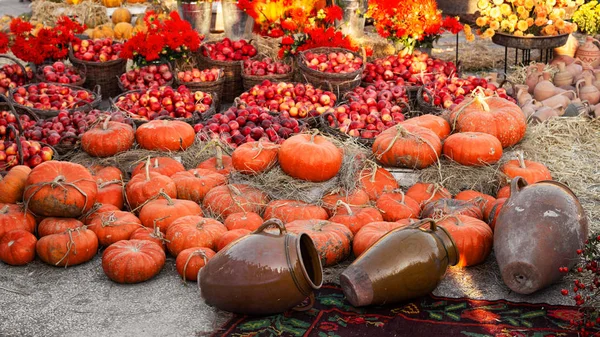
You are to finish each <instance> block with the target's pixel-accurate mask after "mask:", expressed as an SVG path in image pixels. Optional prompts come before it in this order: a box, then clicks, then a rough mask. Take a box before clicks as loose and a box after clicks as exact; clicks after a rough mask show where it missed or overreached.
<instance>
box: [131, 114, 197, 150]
mask: <svg viewBox="0 0 600 337" xmlns="http://www.w3.org/2000/svg"><path fill="white" fill-rule="evenodd" d="M135 139H136V141H137V142H138V144H139V145H140V146H141V147H142V148H143V149H146V150H156V151H182V150H185V149H187V148H188V147H190V146H192V144H194V140H195V139H196V133H195V132H194V128H193V127H192V126H191V125H189V124H187V123H185V122H182V121H170V120H153V121H149V122H148V123H144V124H142V125H141V126H140V127H138V128H137V130H136V132H135Z"/></svg>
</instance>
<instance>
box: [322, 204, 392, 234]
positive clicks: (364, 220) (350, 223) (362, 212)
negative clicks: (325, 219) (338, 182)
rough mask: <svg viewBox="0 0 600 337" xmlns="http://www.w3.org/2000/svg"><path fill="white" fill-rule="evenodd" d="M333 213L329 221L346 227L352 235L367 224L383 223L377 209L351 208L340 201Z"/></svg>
mask: <svg viewBox="0 0 600 337" xmlns="http://www.w3.org/2000/svg"><path fill="white" fill-rule="evenodd" d="M334 213H335V214H334V215H333V216H332V217H331V218H329V221H332V222H336V223H341V224H342V225H344V226H346V227H348V229H350V231H351V232H352V234H354V235H356V233H358V231H359V230H360V229H361V228H362V227H363V226H364V225H366V224H368V223H371V222H377V221H383V216H381V212H379V211H378V210H377V208H375V207H361V206H351V205H348V204H347V203H345V202H343V201H341V200H340V201H338V207H337V208H336V210H335V212H334Z"/></svg>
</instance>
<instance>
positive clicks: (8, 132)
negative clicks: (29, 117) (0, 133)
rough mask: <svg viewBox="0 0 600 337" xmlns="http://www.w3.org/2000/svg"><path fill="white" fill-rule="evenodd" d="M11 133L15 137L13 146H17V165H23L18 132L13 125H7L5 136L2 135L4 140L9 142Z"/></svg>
mask: <svg viewBox="0 0 600 337" xmlns="http://www.w3.org/2000/svg"><path fill="white" fill-rule="evenodd" d="M11 133H13V134H14V135H15V139H14V142H15V144H17V156H18V157H17V160H18V163H19V165H23V148H22V146H21V139H20V138H21V135H20V132H19V130H17V129H16V128H15V127H14V126H13V125H11V124H9V125H7V126H6V134H5V135H4V140H7V141H9V140H10V135H11Z"/></svg>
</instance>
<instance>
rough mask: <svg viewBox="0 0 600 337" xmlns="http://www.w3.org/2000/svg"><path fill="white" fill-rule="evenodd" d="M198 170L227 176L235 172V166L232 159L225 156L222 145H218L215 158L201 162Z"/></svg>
mask: <svg viewBox="0 0 600 337" xmlns="http://www.w3.org/2000/svg"><path fill="white" fill-rule="evenodd" d="M196 168H199V169H204V170H209V171H213V172H215V173H220V174H222V175H225V176H226V175H228V174H229V173H230V172H231V171H232V170H233V164H232V160H231V157H230V156H228V155H224V154H223V149H222V148H221V145H220V144H216V145H215V156H214V157H212V158H209V159H207V160H205V161H203V162H201V163H200V164H198V166H196Z"/></svg>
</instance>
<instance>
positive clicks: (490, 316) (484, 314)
mask: <svg viewBox="0 0 600 337" xmlns="http://www.w3.org/2000/svg"><path fill="white" fill-rule="evenodd" d="M460 317H462V318H466V319H470V320H473V321H477V322H479V323H497V322H498V321H499V320H500V315H498V314H495V313H493V312H490V311H487V310H484V309H471V310H466V311H464V312H463V313H462V315H460Z"/></svg>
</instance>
